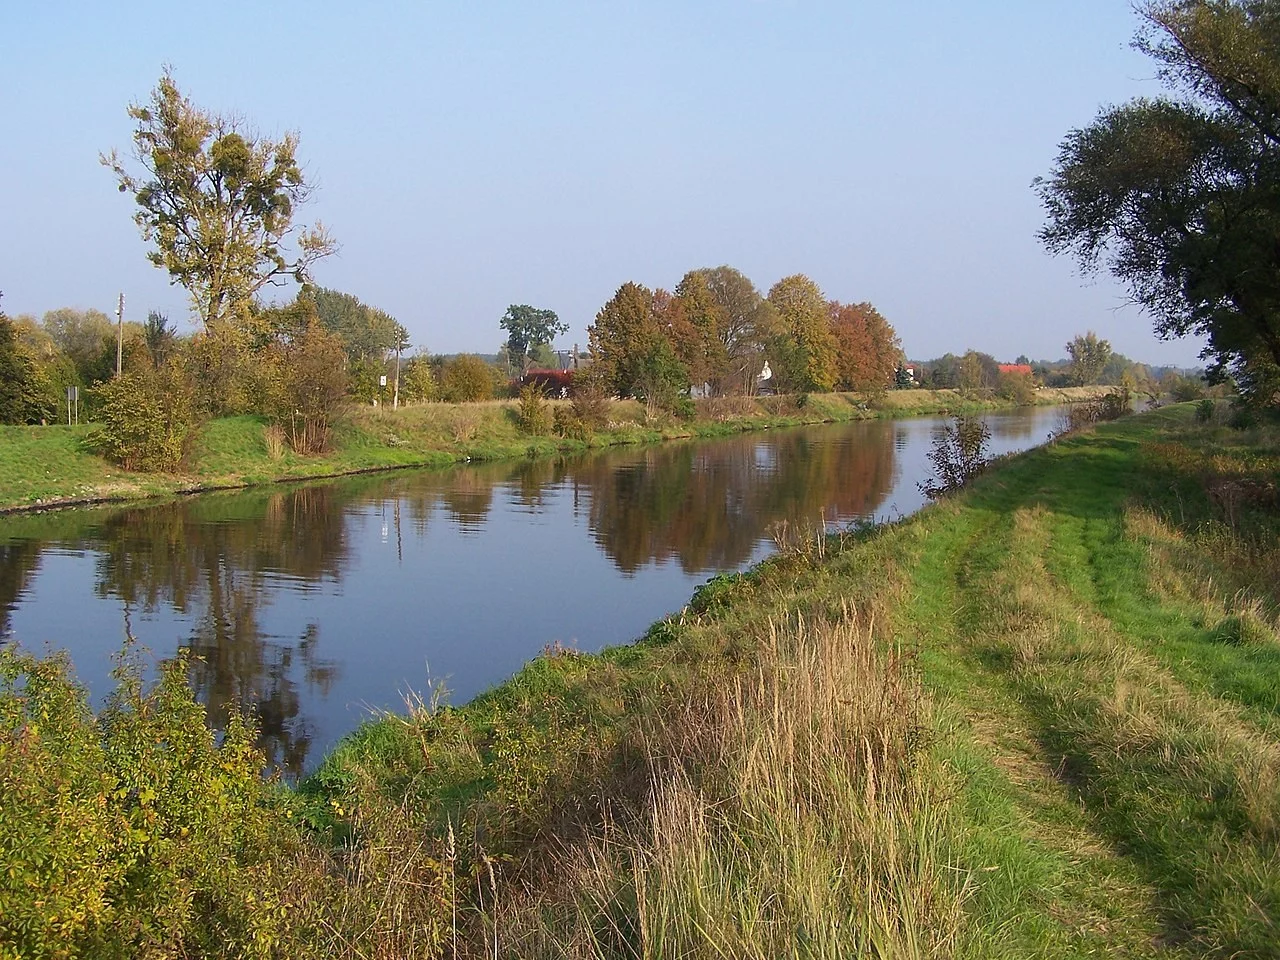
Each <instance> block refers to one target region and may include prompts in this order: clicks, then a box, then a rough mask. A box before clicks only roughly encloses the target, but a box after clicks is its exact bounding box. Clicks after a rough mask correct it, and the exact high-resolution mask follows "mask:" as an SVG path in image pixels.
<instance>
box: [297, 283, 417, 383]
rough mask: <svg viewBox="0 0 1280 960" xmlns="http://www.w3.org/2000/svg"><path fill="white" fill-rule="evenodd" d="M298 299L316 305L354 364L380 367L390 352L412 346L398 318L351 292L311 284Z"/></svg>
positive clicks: (317, 311)
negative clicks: (368, 362) (369, 362)
mask: <svg viewBox="0 0 1280 960" xmlns="http://www.w3.org/2000/svg"><path fill="white" fill-rule="evenodd" d="M298 297H299V299H300V300H309V301H310V302H311V303H313V304H314V305H315V310H316V316H317V318H318V319H319V321H320V323H321V325H322V326H323V327H324V328H325V329H326V330H328V331H330V332H331V333H335V334H337V335H338V336H339V337H340V338H341V339H342V344H343V347H344V348H345V349H346V353H347V357H348V359H350V360H351V361H352V362H359V361H372V362H373V365H374V366H376V365H377V364H379V363H381V362H382V360H384V359H385V358H386V356H387V354H388V353H389V352H390V351H394V350H403V349H405V348H406V347H407V346H408V343H409V333H408V331H407V330H405V328H404V327H403V326H402V325H401V324H400V323H399V322H398V321H397V320H396V319H395V318H394V317H392V316H391V315H390V314H389V313H387V312H385V311H383V310H379V309H378V308H377V307H371V306H369V305H368V304H366V303H363V302H362V301H360V300H359V299H358V298H357V297H354V296H352V295H351V294H349V293H342V292H341V291H338V290H328V289H326V288H325V287H317V286H312V285H307V286H306V287H304V288H303V289H302V292H301V293H299V294H298Z"/></svg>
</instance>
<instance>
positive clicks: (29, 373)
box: [0, 310, 54, 423]
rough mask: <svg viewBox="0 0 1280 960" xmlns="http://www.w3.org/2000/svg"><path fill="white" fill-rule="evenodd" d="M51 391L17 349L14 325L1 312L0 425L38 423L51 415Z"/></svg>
mask: <svg viewBox="0 0 1280 960" xmlns="http://www.w3.org/2000/svg"><path fill="white" fill-rule="evenodd" d="M50 392H51V391H50V388H49V385H48V383H47V381H46V380H45V379H44V377H43V376H42V373H41V371H40V369H39V368H38V367H37V366H36V364H35V363H34V362H33V361H32V360H31V358H30V357H28V356H27V355H26V353H25V352H23V351H22V350H21V349H20V348H19V344H18V340H17V337H16V335H15V333H14V327H13V322H12V321H11V320H10V319H9V318H8V317H7V316H5V314H4V311H3V310H0V423H39V422H40V421H41V420H43V419H46V418H51V417H52V416H53V413H54V410H53V404H52V403H51V398H50V397H49V393H50Z"/></svg>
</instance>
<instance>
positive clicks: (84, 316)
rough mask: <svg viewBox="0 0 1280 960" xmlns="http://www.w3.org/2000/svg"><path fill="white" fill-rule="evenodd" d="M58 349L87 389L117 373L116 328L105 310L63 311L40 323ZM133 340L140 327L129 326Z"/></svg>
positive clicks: (43, 319) (51, 312)
mask: <svg viewBox="0 0 1280 960" xmlns="http://www.w3.org/2000/svg"><path fill="white" fill-rule="evenodd" d="M40 323H41V326H43V327H44V329H45V331H46V332H47V333H48V334H49V336H50V338H51V339H52V340H53V342H54V343H55V344H56V345H57V347H58V349H59V350H61V351H62V353H63V354H64V355H65V356H66V357H67V358H68V359H69V360H70V361H71V363H72V365H73V366H74V367H75V372H76V377H77V382H79V383H80V384H81V385H84V386H87V385H89V384H91V383H96V382H98V381H100V380H107V379H109V378H110V377H111V376H112V375H113V374H114V373H115V370H116V324H115V321H113V320H112V319H111V318H110V317H108V316H107V315H106V314H105V313H103V312H102V311H101V310H94V309H92V308H90V309H88V310H75V309H72V308H71V307H61V308H60V309H57V310H50V311H48V312H47V313H46V314H45V315H44V316H43V317H42V318H41V320H40ZM126 326H127V328H128V331H127V333H128V336H129V337H130V338H132V337H133V336H134V335H136V334H135V331H136V329H137V324H127V325H126Z"/></svg>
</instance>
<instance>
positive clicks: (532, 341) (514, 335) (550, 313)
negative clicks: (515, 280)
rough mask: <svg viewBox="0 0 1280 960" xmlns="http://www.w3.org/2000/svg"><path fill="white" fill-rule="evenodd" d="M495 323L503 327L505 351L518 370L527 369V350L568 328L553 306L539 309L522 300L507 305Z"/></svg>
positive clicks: (546, 342)
mask: <svg viewBox="0 0 1280 960" xmlns="http://www.w3.org/2000/svg"><path fill="white" fill-rule="evenodd" d="M498 326H499V327H501V328H502V329H503V330H505V331H507V344H506V346H507V351H508V353H509V355H510V356H511V358H512V359H513V360H514V361H515V362H516V363H518V364H519V365H520V372H521V373H522V374H523V373H524V372H525V371H526V370H528V369H529V362H530V354H531V351H532V350H533V349H534V348H535V347H538V346H546V345H548V344H550V343H551V342H552V341H553V340H555V338H556V335H557V334H561V333H565V332H566V331H567V330H568V329H569V325H568V324H567V323H564V322H562V321H561V320H560V318H559V317H558V316H556V313H555V311H554V310H540V309H538V308H537V307H531V306H529V305H528V304H525V303H521V304H514V303H513V304H512V305H511V306H509V307H507V312H506V313H504V314H503V315H502V319H501V320H500V321H499V322H498Z"/></svg>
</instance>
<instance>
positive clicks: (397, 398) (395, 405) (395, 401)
mask: <svg viewBox="0 0 1280 960" xmlns="http://www.w3.org/2000/svg"><path fill="white" fill-rule="evenodd" d="M391 409H392V410H399V409H400V342H399V341H398V340H397V341H396V392H395V398H394V399H393V400H392V401H391ZM399 503H400V501H399V500H397V501H396V504H397V506H396V509H397V510H399V509H400V507H399ZM399 535H400V528H399V527H398V526H397V527H396V536H399Z"/></svg>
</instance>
